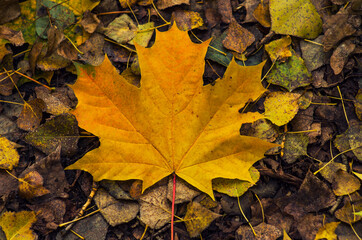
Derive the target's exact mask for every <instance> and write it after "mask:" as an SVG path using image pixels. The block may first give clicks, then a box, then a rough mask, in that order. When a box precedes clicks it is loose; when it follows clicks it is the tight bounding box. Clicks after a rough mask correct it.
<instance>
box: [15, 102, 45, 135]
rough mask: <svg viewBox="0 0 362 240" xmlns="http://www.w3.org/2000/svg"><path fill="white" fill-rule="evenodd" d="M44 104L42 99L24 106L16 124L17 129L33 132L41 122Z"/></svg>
mask: <svg viewBox="0 0 362 240" xmlns="http://www.w3.org/2000/svg"><path fill="white" fill-rule="evenodd" d="M45 107H46V106H45V103H44V101H43V100H42V99H39V98H36V99H33V100H30V101H28V102H27V103H25V104H24V107H23V110H22V111H21V113H20V116H19V118H18V120H17V121H16V124H17V125H18V128H20V129H23V130H25V131H33V130H34V129H36V128H37V127H38V126H39V125H40V122H41V120H42V117H43V110H44V109H45Z"/></svg>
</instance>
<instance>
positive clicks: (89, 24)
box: [80, 11, 101, 33]
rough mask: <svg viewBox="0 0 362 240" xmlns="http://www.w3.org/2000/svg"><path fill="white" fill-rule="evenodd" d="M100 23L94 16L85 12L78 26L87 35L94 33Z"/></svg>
mask: <svg viewBox="0 0 362 240" xmlns="http://www.w3.org/2000/svg"><path fill="white" fill-rule="evenodd" d="M100 22H101V21H100V20H99V19H98V18H97V15H96V14H93V13H91V12H90V11H86V12H85V13H84V14H83V19H82V20H81V21H80V24H81V25H82V27H83V28H84V30H85V31H86V32H88V33H94V31H95V30H96V29H97V27H98V25H99V23H100Z"/></svg>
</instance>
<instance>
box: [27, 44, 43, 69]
mask: <svg viewBox="0 0 362 240" xmlns="http://www.w3.org/2000/svg"><path fill="white" fill-rule="evenodd" d="M42 49H43V42H36V43H34V45H33V46H32V47H31V50H30V53H29V65H30V70H31V72H32V74H33V75H34V74H35V67H36V63H37V61H38V59H39V56H40V54H41V52H42V51H41V50H42Z"/></svg>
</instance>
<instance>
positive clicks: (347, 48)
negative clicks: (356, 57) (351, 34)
mask: <svg viewBox="0 0 362 240" xmlns="http://www.w3.org/2000/svg"><path fill="white" fill-rule="evenodd" d="M355 48H356V45H355V44H354V43H353V41H352V40H346V41H344V42H343V43H341V44H340V45H339V46H338V47H337V48H336V50H334V51H333V54H332V56H331V59H330V64H331V68H332V69H333V72H334V74H336V75H337V74H340V73H341V72H342V70H343V67H344V65H345V64H346V62H347V61H348V56H349V55H350V54H351V53H352V52H353V51H354V49H355Z"/></svg>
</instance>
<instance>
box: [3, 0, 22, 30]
mask: <svg viewBox="0 0 362 240" xmlns="http://www.w3.org/2000/svg"><path fill="white" fill-rule="evenodd" d="M0 9H1V11H0V24H4V23H7V22H10V21H11V20H14V19H15V18H17V17H19V16H20V5H19V1H18V0H2V1H1V2H0Z"/></svg>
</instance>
